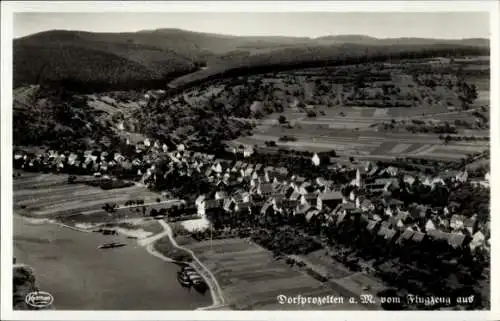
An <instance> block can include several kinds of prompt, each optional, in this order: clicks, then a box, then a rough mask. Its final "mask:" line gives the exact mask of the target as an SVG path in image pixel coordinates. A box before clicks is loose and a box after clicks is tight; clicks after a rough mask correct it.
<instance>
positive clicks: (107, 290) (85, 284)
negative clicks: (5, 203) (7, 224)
mask: <svg viewBox="0 0 500 321" xmlns="http://www.w3.org/2000/svg"><path fill="white" fill-rule="evenodd" d="M13 225H14V256H15V257H16V258H17V262H18V263H23V264H27V265H30V266H31V267H32V268H34V270H35V274H36V278H37V282H38V286H39V288H40V290H41V291H46V292H49V293H50V294H52V296H53V297H54V303H53V304H54V307H55V308H56V309H57V310H194V309H196V308H199V307H204V306H209V305H210V304H211V303H212V300H211V297H210V294H209V293H207V294H205V295H202V294H199V293H197V292H196V291H194V290H192V291H188V290H187V289H185V288H182V287H181V286H180V285H179V283H178V282H177V279H176V273H177V270H178V267H177V265H175V264H172V263H167V262H164V261H162V260H160V259H158V258H156V257H154V256H152V255H151V254H149V253H148V252H147V251H146V249H145V248H144V247H140V246H139V245H138V244H137V241H136V240H131V239H126V238H125V237H123V236H104V235H101V234H98V233H83V232H78V231H74V230H71V229H69V228H64V227H61V226H58V225H55V224H51V223H34V222H32V221H28V220H26V219H24V218H22V217H20V216H17V215H14V218H13ZM113 241H120V242H124V243H127V246H124V247H121V248H114V249H105V250H100V249H97V247H98V246H99V245H100V244H102V243H106V242H113Z"/></svg>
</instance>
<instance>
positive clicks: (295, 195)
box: [289, 191, 302, 202]
mask: <svg viewBox="0 0 500 321" xmlns="http://www.w3.org/2000/svg"><path fill="white" fill-rule="evenodd" d="M301 197H302V194H300V193H299V192H297V191H294V192H293V193H292V195H290V197H289V199H290V200H291V201H297V202H299V201H300V199H301Z"/></svg>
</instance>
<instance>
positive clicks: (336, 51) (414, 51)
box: [169, 43, 489, 89]
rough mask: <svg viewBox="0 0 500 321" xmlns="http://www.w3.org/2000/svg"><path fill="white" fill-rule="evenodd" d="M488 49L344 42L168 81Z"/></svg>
mask: <svg viewBox="0 0 500 321" xmlns="http://www.w3.org/2000/svg"><path fill="white" fill-rule="evenodd" d="M488 52H489V48H487V47H475V46H464V45H456V44H427V45H365V44H352V43H343V44H337V45H329V46H306V47H293V48H285V49H280V50H275V51H272V52H268V53H263V54H257V55H251V56H246V57H245V59H232V60H229V61H227V62H225V63H221V64H217V65H214V66H209V67H208V68H206V69H203V70H200V71H197V72H194V73H192V74H188V75H185V76H182V77H179V78H177V79H175V80H174V81H172V82H170V83H169V87H170V88H172V89H176V88H180V89H184V88H187V87H189V86H192V85H197V84H199V83H200V82H204V81H207V80H210V79H217V78H224V77H234V76H241V75H248V74H259V73H267V72H277V71H283V70H292V69H303V68H310V67H318V66H340V65H349V64H360V63H367V62H384V61H391V60H402V59H417V58H418V59H421V58H433V57H448V56H453V57H458V56H469V55H470V56H477V55H487V54H488Z"/></svg>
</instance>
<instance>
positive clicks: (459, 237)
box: [448, 232, 466, 249]
mask: <svg viewBox="0 0 500 321" xmlns="http://www.w3.org/2000/svg"><path fill="white" fill-rule="evenodd" d="M465 241H466V236H465V235H464V234H462V233H455V232H453V233H450V234H449V237H448V244H450V245H451V246H452V247H453V248H455V249H456V248H459V247H462V246H463V245H464V243H465Z"/></svg>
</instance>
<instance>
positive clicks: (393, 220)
mask: <svg viewBox="0 0 500 321" xmlns="http://www.w3.org/2000/svg"><path fill="white" fill-rule="evenodd" d="M388 222H389V224H390V226H391V228H393V229H399V230H401V229H403V228H404V227H405V224H404V223H403V221H402V220H401V219H400V218H397V217H394V216H393V217H390V218H389V220H388Z"/></svg>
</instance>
